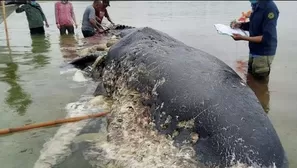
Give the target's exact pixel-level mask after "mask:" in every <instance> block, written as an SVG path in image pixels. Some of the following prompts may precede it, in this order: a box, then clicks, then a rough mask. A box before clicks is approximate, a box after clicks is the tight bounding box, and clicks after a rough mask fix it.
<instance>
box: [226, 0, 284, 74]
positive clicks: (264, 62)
mask: <svg viewBox="0 0 297 168" xmlns="http://www.w3.org/2000/svg"><path fill="white" fill-rule="evenodd" d="M250 2H251V5H252V9H253V10H252V13H251V16H250V21H249V22H246V23H236V22H231V24H230V26H231V28H240V29H243V30H245V31H249V34H250V36H241V35H239V34H233V39H234V40H236V41H237V40H244V41H248V42H249V49H250V53H249V62H248V72H249V73H251V74H252V76H254V77H255V78H256V79H260V80H262V79H265V80H266V79H267V78H268V77H269V74H270V71H271V64H272V61H273V58H274V56H275V53H276V49H277V30H276V26H277V21H278V17H279V10H278V8H277V6H276V4H275V3H274V2H273V1H272V0H266V1H260V0H250Z"/></svg>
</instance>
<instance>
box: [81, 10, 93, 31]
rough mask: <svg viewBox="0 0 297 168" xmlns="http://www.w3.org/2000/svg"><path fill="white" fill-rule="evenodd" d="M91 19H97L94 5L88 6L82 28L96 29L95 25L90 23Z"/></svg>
mask: <svg viewBox="0 0 297 168" xmlns="http://www.w3.org/2000/svg"><path fill="white" fill-rule="evenodd" d="M90 19H96V15H95V9H94V7H93V6H92V5H90V6H88V7H87V8H86V10H85V12H84V15H83V20H82V27H81V29H82V30H89V31H95V28H94V26H93V25H92V24H91V23H90Z"/></svg>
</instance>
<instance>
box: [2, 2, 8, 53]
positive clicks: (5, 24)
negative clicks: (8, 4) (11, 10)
mask: <svg viewBox="0 0 297 168" xmlns="http://www.w3.org/2000/svg"><path fill="white" fill-rule="evenodd" d="M1 2H2V12H3V22H4V26H5V34H6V42H7V46H8V47H9V48H10V45H9V37H8V29H7V22H6V9H5V0H2V1H1Z"/></svg>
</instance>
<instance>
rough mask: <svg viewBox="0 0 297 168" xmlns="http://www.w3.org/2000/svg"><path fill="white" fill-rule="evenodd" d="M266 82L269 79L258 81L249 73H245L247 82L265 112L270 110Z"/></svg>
mask: <svg viewBox="0 0 297 168" xmlns="http://www.w3.org/2000/svg"><path fill="white" fill-rule="evenodd" d="M268 83H269V80H267V81H259V80H256V79H254V78H253V76H252V75H251V74H247V84H248V85H249V87H250V88H251V89H252V90H253V91H254V93H255V94H256V96H257V98H258V100H259V101H260V103H261V105H262V107H263V109H264V111H265V112H266V113H268V112H269V110H270V108H269V100H270V92H269V90H268Z"/></svg>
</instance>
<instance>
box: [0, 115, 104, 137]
mask: <svg viewBox="0 0 297 168" xmlns="http://www.w3.org/2000/svg"><path fill="white" fill-rule="evenodd" d="M107 114H108V112H102V113H98V114H91V115H85V116H80V117H72V118H64V119H58V120H54V121H48V122H42V123H36V124H29V125H24V126H21V127H16V128H6V129H1V130H0V136H1V135H5V134H10V133H14V132H20V131H25V130H29V129H34V128H41V127H47V126H53V125H58V124H64V123H69V122H76V121H80V120H84V119H90V118H97V117H102V116H105V115H107Z"/></svg>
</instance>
